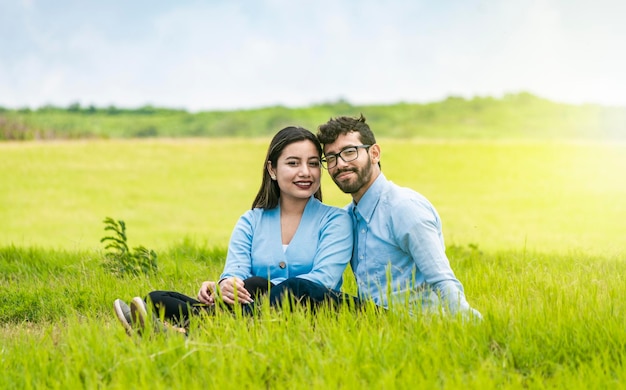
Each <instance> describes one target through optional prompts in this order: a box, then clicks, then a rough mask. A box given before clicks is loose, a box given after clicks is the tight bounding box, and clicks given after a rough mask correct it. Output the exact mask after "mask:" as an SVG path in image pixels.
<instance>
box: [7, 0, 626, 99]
mask: <svg viewBox="0 0 626 390" xmlns="http://www.w3.org/2000/svg"><path fill="white" fill-rule="evenodd" d="M624 16H626V2H624V1H622V0H593V1H592V0H588V1H580V0H501V1H499V0H492V1H480V0H465V1H460V0H459V1H456V0H430V1H422V0H406V1H405V0H387V1H383V0H377V1H375V0H317V1H298V0H256V1H254V0H248V1H237V0H232V1H221V0H214V1H144V0H137V1H133V0H131V1H121V0H108V1H97V2H96V1H74V0H57V1H52V0H48V1H39V0H14V1H10V0H0V106H4V107H10V108H18V107H24V106H29V107H33V108H34V107H39V106H42V105H45V104H54V105H58V106H67V105H69V104H72V103H75V102H78V103H80V104H82V105H90V104H94V105H96V106H108V105H111V104H113V105H116V106H118V107H139V106H142V105H146V104H151V105H155V106H164V107H172V108H185V109H188V110H191V111H198V110H211V109H237V108H251V107H262V106H268V105H276V104H281V105H285V106H288V107H297V106H306V105H309V104H313V103H321V102H328V101H335V100H338V99H346V100H348V101H350V102H352V103H355V104H370V103H372V104H386V103H395V102H400V101H404V102H419V103H422V102H430V101H437V100H441V99H443V98H445V97H447V96H450V95H456V96H464V97H472V96H476V95H480V96H485V95H490V96H495V97H499V96H501V95H502V94H504V93H511V92H513V93H515V92H519V91H528V92H531V93H534V94H537V95H540V96H543V97H546V98H549V99H553V100H557V101H562V102H568V103H575V104H579V103H599V104H607V105H620V106H626V49H624V47H626V23H624V21H623V18H624Z"/></svg>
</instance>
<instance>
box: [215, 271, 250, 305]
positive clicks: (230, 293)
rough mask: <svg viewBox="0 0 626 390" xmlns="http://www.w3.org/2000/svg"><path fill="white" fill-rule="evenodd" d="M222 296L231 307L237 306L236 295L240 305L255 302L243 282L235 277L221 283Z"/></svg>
mask: <svg viewBox="0 0 626 390" xmlns="http://www.w3.org/2000/svg"><path fill="white" fill-rule="evenodd" d="M220 295H221V296H222V300H223V301H224V302H226V303H228V304H229V305H234V304H235V302H236V301H235V295H236V298H237V302H239V303H242V304H247V303H252V302H253V301H252V297H251V296H250V293H249V292H248V290H246V288H245V287H244V285H243V280H241V279H239V278H237V277H234V276H231V277H230V278H226V279H224V280H222V281H221V282H220Z"/></svg>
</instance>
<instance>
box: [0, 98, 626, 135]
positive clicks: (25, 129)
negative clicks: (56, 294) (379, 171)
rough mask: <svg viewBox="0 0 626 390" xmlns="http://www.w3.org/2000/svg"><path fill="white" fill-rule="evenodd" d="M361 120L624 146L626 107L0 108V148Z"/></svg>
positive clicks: (400, 129) (401, 131)
mask: <svg viewBox="0 0 626 390" xmlns="http://www.w3.org/2000/svg"><path fill="white" fill-rule="evenodd" d="M359 113H363V114H364V115H365V116H366V118H367V119H368V121H369V122H370V124H371V126H372V128H373V129H374V130H375V132H376V134H377V135H378V136H381V137H394V138H444V139H445V138H462V139H529V138H530V139H583V140H585V139H587V140H589V139H599V140H624V139H626V107H605V106H598V105H570V104H562V103H556V102H552V101H549V100H546V99H542V98H540V97H537V96H534V95H531V94H528V93H519V94H510V95H505V96H504V97H502V98H500V99H496V98H492V97H474V98H472V99H464V98H460V97H449V98H447V99H445V100H443V101H440V102H434V103H427V104H412V103H397V104H392V105H371V106H355V105H351V104H350V103H348V102H345V101H339V102H335V103H327V104H319V105H313V106H310V107H303V108H286V107H280V106H277V107H265V108H258V109H249V110H237V111H205V112H197V113H191V112H187V111H184V110H176V109H168V108H156V107H151V106H145V107H141V108H137V109H121V108H117V107H114V106H110V107H107V108H98V107H93V106H89V107H81V106H80V105H78V104H73V105H71V106H69V107H67V108H60V107H53V106H45V107H40V108H38V109H29V108H24V109H19V110H12V109H5V108H1V107H0V140H33V139H75V138H136V137H258V136H268V135H271V134H274V133H275V132H276V131H277V130H279V129H280V128H282V127H284V126H287V125H293V124H297V125H300V126H303V127H306V128H309V129H311V130H313V131H314V130H315V129H316V128H317V126H318V125H319V124H321V123H324V122H325V121H327V120H328V119H329V118H330V117H334V116H338V115H358V114H359Z"/></svg>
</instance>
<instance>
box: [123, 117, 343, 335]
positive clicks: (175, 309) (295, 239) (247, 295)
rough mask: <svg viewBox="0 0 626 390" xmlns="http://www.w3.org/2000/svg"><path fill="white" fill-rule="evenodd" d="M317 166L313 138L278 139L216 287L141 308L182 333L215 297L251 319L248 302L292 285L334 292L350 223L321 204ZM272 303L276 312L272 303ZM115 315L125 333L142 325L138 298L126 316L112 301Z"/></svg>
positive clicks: (156, 298)
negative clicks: (300, 282) (161, 315)
mask: <svg viewBox="0 0 626 390" xmlns="http://www.w3.org/2000/svg"><path fill="white" fill-rule="evenodd" d="M321 159H322V147H321V145H320V143H319V142H318V140H317V138H316V137H315V135H314V134H313V133H311V132H310V131H308V130H306V129H303V128H301V127H287V128H284V129H282V130H281V131H279V132H278V133H277V134H276V135H275V136H274V138H273V139H272V141H271V143H270V145H269V148H268V151H267V156H266V158H265V160H264V161H263V178H262V183H261V188H260V189H259V192H258V193H257V195H256V198H255V200H254V202H253V203H252V209H251V210H249V211H247V212H246V213H245V214H243V215H242V216H241V217H240V218H239V221H238V222H237V224H236V226H235V229H234V230H233V233H232V235H231V239H230V243H229V245H228V254H227V256H226V264H225V266H224V271H223V273H222V275H221V276H220V279H219V282H218V283H217V284H216V283H215V282H211V281H206V282H204V283H202V287H201V288H200V291H199V292H198V297H197V299H194V298H191V297H188V296H186V295H183V294H180V293H176V292H169V291H153V292H151V293H150V294H149V295H148V297H149V299H148V300H149V301H150V302H152V304H153V305H154V310H155V311H156V312H158V311H159V310H162V311H163V312H164V317H165V319H166V320H167V321H168V322H170V323H174V324H176V325H178V326H183V327H185V326H187V325H188V320H189V316H190V315H193V314H196V313H199V312H201V311H202V310H206V309H207V308H212V307H213V306H214V305H215V303H216V299H217V296H218V295H219V296H220V297H221V300H222V301H223V302H225V303H226V304H228V305H230V306H231V307H234V306H235V305H242V308H243V309H244V311H250V310H251V305H253V302H254V299H255V298H258V297H259V296H260V295H262V294H264V293H266V292H267V291H268V289H270V288H272V287H274V286H279V285H280V284H281V283H282V282H284V281H290V280H292V279H293V278H294V277H295V278H298V279H302V280H306V281H307V284H311V285H312V286H315V288H316V290H320V291H331V290H339V288H340V287H341V282H342V275H343V272H344V270H345V268H346V266H347V264H348V262H349V261H350V257H351V255H352V241H353V240H352V222H351V219H350V217H349V215H348V214H347V213H346V212H345V211H344V210H342V209H339V208H336V207H331V206H328V205H324V204H322V202H321V200H322V192H321V189H320V184H321V182H320V179H321V173H322V169H321ZM216 287H218V288H217V289H216ZM216 290H219V291H216ZM281 291H284V289H283V290H281ZM330 296H332V294H331V295H329V297H330ZM271 302H272V303H273V304H279V299H277V298H276V297H272V299H271ZM114 307H115V312H116V314H117V317H118V318H119V319H120V322H122V325H124V327H125V328H126V330H127V332H128V333H130V332H132V326H131V324H132V321H130V320H129V319H132V318H137V319H139V320H140V323H141V324H143V321H145V318H146V317H145V316H146V314H147V309H146V307H145V303H144V301H143V300H142V299H141V298H138V297H136V298H134V299H133V301H132V302H131V307H130V309H129V308H128V306H127V305H126V304H125V303H124V302H123V301H121V300H119V299H118V300H116V301H115V304H114ZM131 311H132V312H133V313H131Z"/></svg>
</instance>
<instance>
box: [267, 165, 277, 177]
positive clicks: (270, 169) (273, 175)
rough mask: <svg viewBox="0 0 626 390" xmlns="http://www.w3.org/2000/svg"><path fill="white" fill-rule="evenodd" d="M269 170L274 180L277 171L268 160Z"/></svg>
mask: <svg viewBox="0 0 626 390" xmlns="http://www.w3.org/2000/svg"><path fill="white" fill-rule="evenodd" d="M267 172H268V173H269V174H270V177H271V178H272V180H276V171H275V170H274V169H273V168H272V162H271V161H268V162H267Z"/></svg>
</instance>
